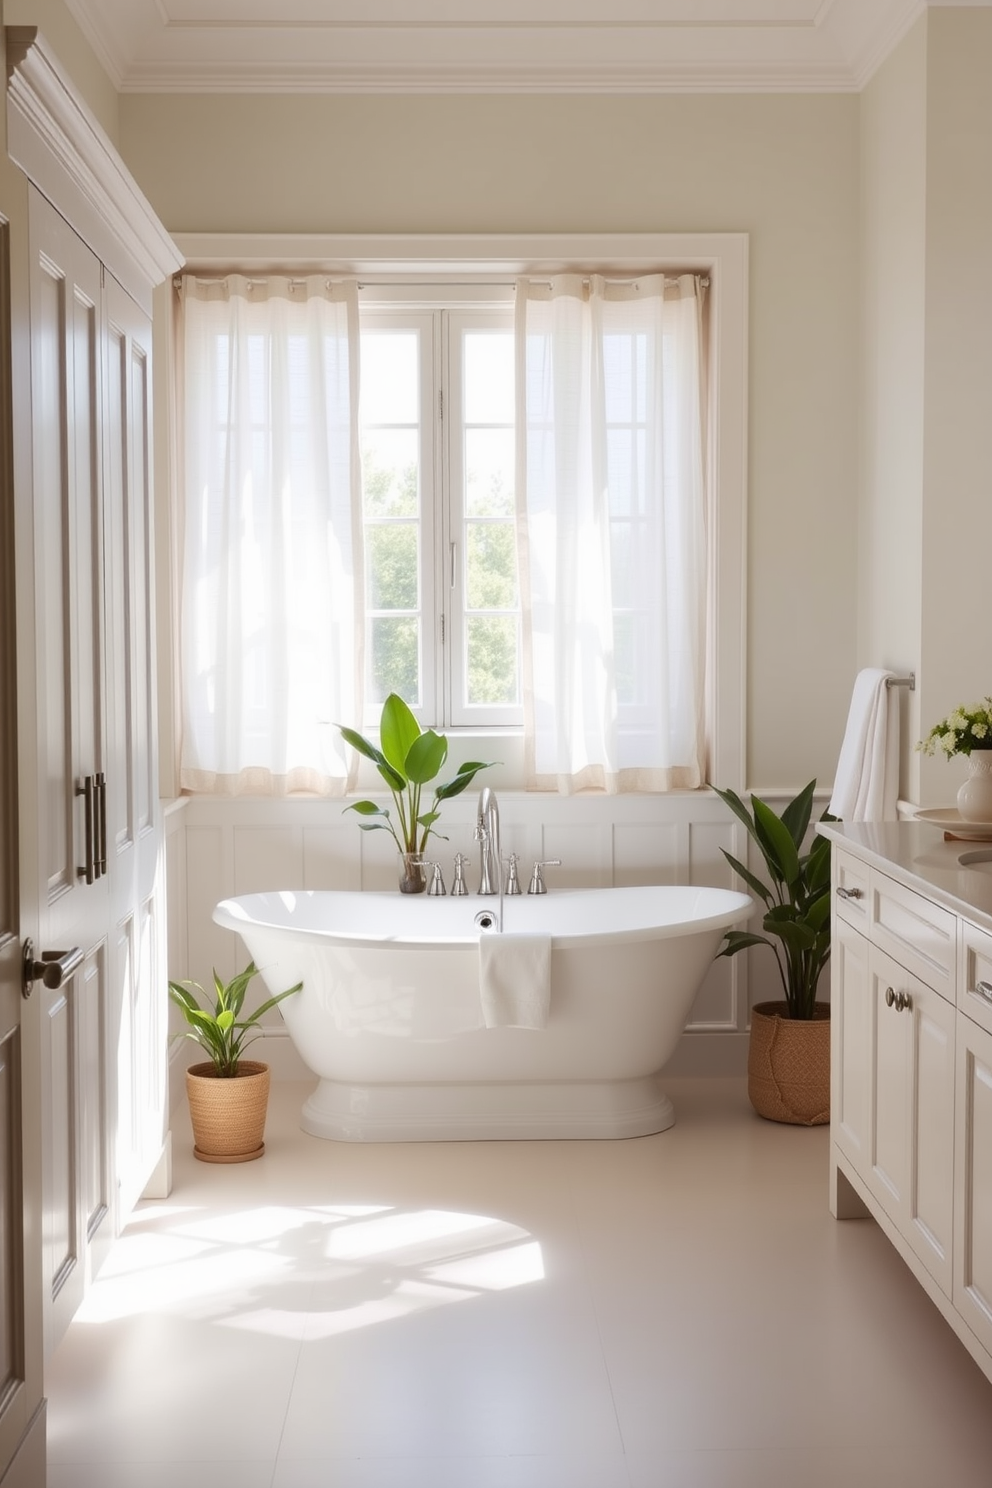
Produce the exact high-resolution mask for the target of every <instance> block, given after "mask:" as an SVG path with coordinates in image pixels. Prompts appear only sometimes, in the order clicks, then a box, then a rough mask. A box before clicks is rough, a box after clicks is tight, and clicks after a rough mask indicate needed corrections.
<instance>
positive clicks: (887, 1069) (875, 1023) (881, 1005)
mask: <svg viewBox="0 0 992 1488" xmlns="http://www.w3.org/2000/svg"><path fill="white" fill-rule="evenodd" d="M869 965H870V1002H871V1036H872V1057H871V1063H870V1068H871V1085H870V1118H869V1121H870V1130H871V1133H872V1138H871V1148H870V1155H871V1163H870V1166H869V1168H868V1172H867V1175H866V1176H867V1181H868V1185H869V1187H870V1189H871V1191H872V1193H873V1194H874V1196H875V1197H876V1199H877V1200H878V1202H879V1203H880V1204H881V1205H882V1206H883V1207H884V1208H885V1209H886V1211H887V1212H888V1214H889V1215H890V1217H891V1218H892V1220H893V1222H894V1223H895V1224H896V1225H897V1226H898V1227H899V1229H900V1230H901V1232H902V1233H903V1234H904V1235H905V1237H906V1239H907V1241H908V1242H909V1244H910V1245H911V1246H912V1248H913V1250H914V1251H915V1252H916V1254H917V1255H918V1256H919V1258H920V1260H921V1261H922V1262H923V1264H924V1265H925V1266H926V1267H927V1269H928V1270H929V1271H930V1273H931V1275H932V1276H933V1277H934V1279H935V1280H936V1281H937V1282H938V1283H939V1285H940V1287H941V1288H942V1290H943V1291H944V1292H946V1293H947V1295H948V1296H949V1295H950V1293H951V1224H952V1216H953V1208H954V1201H953V1186H952V1176H953V1165H954V1023H955V1016H956V1014H955V1010H954V1007H953V1005H952V1004H951V1003H950V1002H948V1001H947V1000H946V999H945V998H943V997H941V996H940V994H939V993H937V992H935V991H934V990H933V988H931V987H928V986H927V985H926V983H925V982H922V981H920V979H919V978H918V977H916V976H914V975H913V973H912V972H910V971H907V970H906V969H905V968H904V967H902V966H900V965H899V963H898V962H897V961H895V960H893V959H892V957H891V956H888V955H886V954H885V952H884V951H880V950H879V949H878V947H877V946H875V945H872V946H871V947H870V953H869Z"/></svg>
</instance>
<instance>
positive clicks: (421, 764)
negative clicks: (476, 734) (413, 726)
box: [403, 729, 448, 785]
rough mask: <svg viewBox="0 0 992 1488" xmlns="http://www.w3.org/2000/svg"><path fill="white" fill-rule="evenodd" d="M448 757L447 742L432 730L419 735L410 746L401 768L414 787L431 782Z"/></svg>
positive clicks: (442, 736) (441, 735)
mask: <svg viewBox="0 0 992 1488" xmlns="http://www.w3.org/2000/svg"><path fill="white" fill-rule="evenodd" d="M447 757H448V741H447V739H446V738H445V737H444V735H443V734H436V733H435V732H434V730H433V729H428V730H427V732H426V733H423V734H420V735H419V736H418V737H417V738H416V739H414V741H413V743H412V744H411V746H410V751H409V753H408V754H407V757H406V760H405V761H404V765H403V768H404V770H405V771H406V774H407V777H408V779H410V780H412V781H413V782H414V783H415V784H416V785H426V784H427V782H428V781H429V780H433V779H434V777H435V776H436V775H437V773H438V771H439V770H440V769H441V766H442V765H443V764H444V762H445V760H446V759H447Z"/></svg>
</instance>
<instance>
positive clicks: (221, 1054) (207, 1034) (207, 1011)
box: [169, 961, 303, 1163]
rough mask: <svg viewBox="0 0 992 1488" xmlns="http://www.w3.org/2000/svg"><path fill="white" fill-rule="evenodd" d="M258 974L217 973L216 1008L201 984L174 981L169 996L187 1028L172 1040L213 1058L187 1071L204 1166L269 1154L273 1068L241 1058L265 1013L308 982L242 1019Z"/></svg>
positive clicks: (251, 966)
mask: <svg viewBox="0 0 992 1488" xmlns="http://www.w3.org/2000/svg"><path fill="white" fill-rule="evenodd" d="M257 975H258V968H257V966H256V965H255V963H254V961H249V963H248V965H247V966H246V967H245V969H244V971H239V972H238V973H237V975H236V976H234V977H232V978H231V980H230V981H229V982H223V981H221V979H220V977H219V976H218V975H217V972H216V971H214V998H213V1005H212V1006H211V1003H210V999H209V998H208V997H207V994H206V993H205V992H204V990H203V988H202V987H201V986H200V985H199V983H198V982H191V981H182V982H174V981H170V982H169V996H170V998H171V999H172V1001H173V1002H174V1003H175V1004H176V1006H177V1007H178V1008H179V1010H180V1012H181V1013H182V1015H183V1017H184V1018H185V1020H186V1023H187V1025H188V1026H187V1028H186V1029H184V1030H180V1031H179V1032H178V1033H176V1034H175V1035H173V1036H174V1037H175V1038H188V1039H192V1040H193V1041H194V1043H197V1044H199V1045H200V1047H201V1049H203V1050H204V1051H205V1053H207V1054H208V1055H209V1056H210V1057H209V1059H208V1060H207V1061H206V1062H205V1063H203V1064H193V1065H190V1067H189V1069H188V1070H187V1071H186V1093H187V1095H188V1097H189V1114H190V1119H191V1121H192V1123H193V1155H194V1156H195V1157H198V1158H199V1159H200V1161H201V1162H215V1163H232V1162H250V1161H251V1159H252V1158H254V1157H261V1155H262V1153H263V1152H264V1151H265V1142H264V1140H263V1139H264V1136H265V1113H266V1109H267V1106H268V1100H269V1066H268V1065H267V1064H263V1063H261V1062H260V1061H258V1060H252V1059H244V1058H242V1054H243V1051H244V1049H245V1048H246V1047H247V1046H248V1044H250V1043H252V1042H253V1041H254V1039H256V1038H257V1037H258V1036H259V1032H260V1030H259V1029H258V1027H257V1025H258V1022H259V1019H260V1018H261V1017H262V1016H263V1014H265V1013H267V1012H268V1011H269V1009H270V1008H274V1007H275V1006H276V1004H277V1003H280V1002H282V1001H283V999H284V998H286V997H292V995H293V993H294V992H299V990H300V988H301V987H302V986H303V983H302V982H297V984H296V986H295V987H288V988H287V989H286V991H285V992H279V993H278V994H277V995H276V996H275V997H270V998H268V999H267V1000H266V1001H265V1002H263V1003H262V1005H261V1007H257V1008H256V1009H255V1011H254V1012H253V1013H251V1014H249V1015H248V1016H247V1017H242V1015H241V1013H242V1007H243V1005H244V1000H245V992H246V991H247V989H248V984H249V982H250V981H251V980H252V978H253V977H255V976H257Z"/></svg>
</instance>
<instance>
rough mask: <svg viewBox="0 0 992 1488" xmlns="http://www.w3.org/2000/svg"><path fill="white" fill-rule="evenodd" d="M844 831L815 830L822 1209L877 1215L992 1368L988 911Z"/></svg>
mask: <svg viewBox="0 0 992 1488" xmlns="http://www.w3.org/2000/svg"><path fill="white" fill-rule="evenodd" d="M849 830H851V829H845V828H842V827H838V828H833V829H831V830H830V831H828V833H827V835H829V836H832V837H834V839H835V840H834V846H833V950H832V955H831V1148H830V1173H831V1180H830V1203H831V1209H832V1212H833V1213H834V1214H835V1216H836V1217H837V1218H839V1219H846V1218H853V1217H855V1216H856V1215H859V1214H864V1213H865V1212H866V1211H867V1212H868V1213H870V1214H871V1215H873V1216H874V1218H875V1219H876V1220H877V1221H878V1223H879V1224H880V1225H881V1227H882V1228H883V1229H884V1230H885V1232H886V1234H887V1235H888V1237H889V1239H890V1240H892V1242H893V1244H894V1245H895V1246H896V1248H897V1249H898V1250H899V1252H900V1254H901V1255H902V1256H903V1259H904V1260H905V1261H906V1262H907V1264H908V1265H909V1266H910V1268H911V1270H912V1271H913V1272H914V1274H915V1275H916V1277H917V1279H918V1280H919V1281H920V1282H921V1284H922V1285H923V1286H924V1287H925V1289H926V1290H927V1292H928V1293H929V1295H930V1296H931V1298H932V1299H933V1300H934V1302H935V1303H936V1304H937V1306H938V1307H939V1308H940V1309H941V1311H942V1312H943V1313H944V1316H945V1317H946V1318H947V1320H948V1321H949V1322H950V1323H951V1325H952V1327H954V1329H955V1331H956V1332H957V1334H958V1336H959V1337H960V1338H961V1339H962V1341H963V1342H964V1343H965V1345H966V1346H967V1347H968V1349H969V1351H970V1352H971V1353H972V1355H973V1356H974V1358H975V1359H976V1360H977V1361H978V1363H979V1364H980V1366H981V1368H982V1369H983V1370H984V1372H985V1373H986V1375H988V1377H989V1378H990V1379H992V926H990V927H989V928H988V929H986V928H985V927H984V926H982V925H979V924H976V923H975V922H974V921H973V920H972V919H969V918H968V917H967V914H966V912H965V911H967V910H969V909H972V908H973V906H970V905H969V904H968V903H967V901H965V902H963V903H962V904H961V905H960V906H957V907H956V906H954V905H953V903H952V902H951V901H950V900H949V897H948V895H946V894H942V895H940V896H937V895H934V896H932V897H931V895H930V894H928V893H926V892H924V891H923V890H925V889H926V887H927V885H926V884H925V883H920V881H919V879H917V878H916V877H915V876H914V875H911V874H908V873H906V874H904V873H903V872H902V871H901V864H900V862H899V861H897V860H893V861H891V862H886V861H884V860H883V861H878V855H877V854H873V855H872V856H873V857H874V858H875V861H872V860H871V858H868V857H863V856H860V855H859V854H857V853H852V852H849V851H847V850H846V846H845V845H844V844H843V843H842V841H838V840H837V838H838V837H839V836H840V835H841V834H842V833H843V832H845V831H849ZM892 830H895V828H893V829H892ZM911 830H916V829H915V828H913V829H911ZM948 847H950V845H949V844H948ZM943 851H944V846H943V844H941V845H940V847H939V849H938V854H937V856H938V861H943V859H941V858H940V854H941V853H942V852H943ZM948 860H949V859H948ZM955 863H956V860H955ZM941 900H943V901H944V902H941Z"/></svg>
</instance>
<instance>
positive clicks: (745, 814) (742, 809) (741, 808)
mask: <svg viewBox="0 0 992 1488" xmlns="http://www.w3.org/2000/svg"><path fill="white" fill-rule="evenodd" d="M710 789H711V790H712V791H713V792H714V793H715V794H716V795H718V796H719V797H720V800H721V801H722V802H723V804H724V805H725V806H729V807H730V809H731V811H732V812H733V813H734V815H735V816H736V817H738V818H739V819H740V820H741V821H742V822H743V823H744V825H745V826H746V827H747V830H748V832H749V834H750V835H751V836H752V837H754V838H755V840H756V841H757V833H756V832H755V830H754V819H753V817H752V816H751V813H750V812H749V811H748V809H747V807H746V806H745V805H744V802H743V801H742V800H741V798H740V796H739V795H737V793H736V792H735V791H732V790H720V788H719V786H716V785H714V786H711V787H710Z"/></svg>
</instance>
